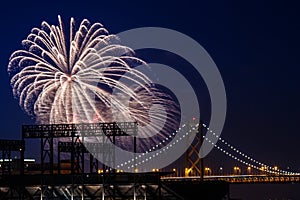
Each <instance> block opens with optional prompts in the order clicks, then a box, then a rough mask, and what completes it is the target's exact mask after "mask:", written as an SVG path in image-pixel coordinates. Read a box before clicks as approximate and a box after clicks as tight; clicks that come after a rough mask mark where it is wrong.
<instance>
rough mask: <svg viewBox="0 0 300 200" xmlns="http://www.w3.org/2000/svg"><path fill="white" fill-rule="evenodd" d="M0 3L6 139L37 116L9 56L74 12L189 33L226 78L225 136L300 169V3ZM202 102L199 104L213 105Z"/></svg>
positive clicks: (1, 122) (112, 25) (0, 122)
mask: <svg viewBox="0 0 300 200" xmlns="http://www.w3.org/2000/svg"><path fill="white" fill-rule="evenodd" d="M196 2H197V3H196ZM208 2H209V3H208ZM1 4H2V5H1V7H0V9H1V12H0V16H1V17H0V20H1V27H0V29H1V37H0V43H1V46H0V52H1V54H0V66H1V68H0V69H1V71H0V80H1V84H0V91H1V98H0V101H1V103H0V110H1V114H0V134H1V138H3V139H20V138H21V126H22V124H33V123H34V121H33V120H32V119H30V117H28V116H27V115H26V114H25V113H24V112H23V111H22V109H21V108H20V106H19V105H18V101H17V100H16V99H14V97H13V95H12V90H11V86H10V80H9V77H8V73H7V64H8V61H9V57H10V55H11V53H12V52H14V51H15V50H18V49H21V48H22V46H21V41H22V40H23V39H25V38H26V37H27V35H28V34H29V33H30V30H31V28H33V27H40V24H41V22H42V21H47V22H48V23H50V24H55V25H57V23H58V20H57V15H61V17H62V18H63V20H64V22H69V19H70V17H74V18H75V20H76V21H78V22H80V21H81V20H82V19H84V18H87V19H88V20H90V21H91V22H100V23H102V24H103V25H104V27H105V28H107V29H108V30H109V32H110V33H113V34H115V33H118V32H121V31H125V30H128V29H131V28H138V27H148V26H154V27H164V28H169V29H173V30H177V31H179V32H182V33H184V34H186V35H188V36H190V37H192V38H193V39H194V40H196V41H197V42H198V43H199V44H201V45H202V46H203V47H204V48H205V49H206V51H207V52H208V53H209V54H210V56H211V57H212V59H213V60H214V62H215V63H216V65H217V66H218V69H219V71H220V73H221V75H222V78H223V81H224V85H225V88H226V93H227V101H228V102H227V106H228V107H227V118H226V122H225V127H224V129H223V132H222V137H224V138H225V139H226V140H227V141H229V142H230V143H231V144H232V145H234V146H236V147H238V148H239V149H240V150H242V151H244V152H246V153H247V154H249V155H251V156H253V157H254V158H255V159H257V160H261V161H264V162H265V163H266V164H269V165H278V166H280V167H281V168H282V169H286V168H287V167H289V168H290V169H291V170H294V171H300V160H299V159H298V157H299V142H300V133H299V131H298V130H299V127H298V126H299V114H300V108H299V102H300V95H299V85H300V79H299V78H298V76H299V72H300V59H299V55H300V20H299V19H300V18H299V16H300V13H299V9H300V5H298V4H294V3H284V2H283V1H271V0H270V1H249V3H245V1H242V2H240V1H205V3H199V2H198V1H182V2H181V1H162V2H160V1H130V3H127V1H89V0H85V1H81V2H77V1H70V3H66V2H64V3H59V1H36V2H33V1H19V2H17V1H8V2H6V3H5V4H3V3H1ZM157 59H162V58H157ZM166 59H167V60H168V59H170V58H166ZM186 74H189V72H188V71H187V72H186ZM200 87H203V86H200ZM203 102H204V103H202V105H201V106H203V107H209V106H210V105H209V103H208V104H207V105H205V102H206V101H203ZM206 109H207V108H206ZM204 110H205V108H204ZM204 113H205V112H204ZM204 118H205V117H204ZM29 151H30V149H29ZM213 154H214V152H212V155H209V156H208V158H207V159H208V160H209V161H208V163H211V162H212V161H211V160H212V159H214V157H213ZM30 155H31V154H30V153H29V154H28V156H30ZM218 156H219V155H218ZM222 159H223V158H222V157H221V156H220V157H218V159H216V160H217V162H222ZM223 165H226V164H223Z"/></svg>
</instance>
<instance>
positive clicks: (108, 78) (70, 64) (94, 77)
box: [8, 16, 179, 137]
mask: <svg viewBox="0 0 300 200" xmlns="http://www.w3.org/2000/svg"><path fill="white" fill-rule="evenodd" d="M58 20H59V25H58V26H55V25H49V24H48V23H47V22H43V23H42V24H41V28H33V29H32V31H31V33H30V34H29V35H28V37H27V38H26V39H25V40H23V41H22V44H23V47H24V49H23V50H17V51H15V52H14V53H13V54H12V55H11V57H10V60H9V65H8V72H9V74H10V76H11V85H12V89H13V94H14V96H15V97H16V98H17V99H18V100H19V104H20V106H21V107H22V108H23V109H24V111H25V112H26V113H28V114H29V115H30V116H32V117H34V118H35V119H36V121H37V122H38V123H81V122H85V123H88V122H111V121H137V122H138V123H139V125H140V126H141V127H139V130H140V131H139V135H141V136H142V137H146V136H147V135H149V134H151V135H154V134H153V133H157V134H158V133H159V132H160V134H166V133H164V130H165V131H166V130H167V129H170V128H172V129H176V124H177V122H176V120H175V119H176V118H174V116H176V115H178V112H179V111H178V107H177V105H176V103H175V101H174V99H172V98H171V97H170V96H169V95H167V94H165V93H164V92H162V91H161V90H160V89H158V88H157V87H155V86H153V85H152V84H151V80H150V79H149V78H148V77H147V76H146V75H145V74H144V73H141V72H139V71H138V70H136V69H135V66H138V65H141V64H143V65H146V63H144V61H142V60H141V59H139V58H137V57H135V56H134V55H135V54H134V51H133V50H132V49H130V48H129V47H126V46H123V45H121V43H120V40H119V38H118V37H117V36H116V35H113V34H110V33H109V32H108V31H107V30H106V29H105V28H104V27H103V25H102V24H100V23H94V24H92V23H90V22H89V21H88V20H86V19H85V20H83V21H82V22H81V23H80V25H79V27H78V28H76V24H75V21H74V19H73V18H71V20H70V29H69V30H67V31H66V30H65V27H64V25H63V22H62V19H61V18H60V16H58ZM121 79H122V81H120V80H121ZM124 80H125V81H124ZM150 121H151V123H150ZM148 124H151V125H150V126H148ZM161 124H163V126H161ZM174 126H175V127H174ZM143 127H144V129H143ZM162 132H163V133H162Z"/></svg>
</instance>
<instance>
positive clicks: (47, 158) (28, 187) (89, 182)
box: [0, 121, 300, 200]
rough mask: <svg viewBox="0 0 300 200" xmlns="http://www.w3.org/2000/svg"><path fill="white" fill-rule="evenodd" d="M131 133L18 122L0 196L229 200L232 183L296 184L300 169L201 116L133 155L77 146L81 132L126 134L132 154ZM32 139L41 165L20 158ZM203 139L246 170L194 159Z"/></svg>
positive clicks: (125, 127) (98, 126) (133, 127)
mask: <svg viewBox="0 0 300 200" xmlns="http://www.w3.org/2000/svg"><path fill="white" fill-rule="evenodd" d="M137 132H138V126H137V124H136V123H134V122H113V123H91V124H46V125H23V126H22V139H21V140H0V150H1V158H2V159H1V160H0V161H1V165H0V168H1V177H0V198H1V199H72V200H73V199H102V200H105V199H134V200H137V199H143V200H145V199H149V200H150V199H170V200H172V199H186V200H189V199H192V198H193V196H194V195H192V196H190V195H191V194H193V193H195V191H197V192H199V194H201V195H202V196H205V195H206V194H207V195H208V194H209V195H210V196H209V198H210V199H226V198H227V199H230V197H229V194H228V188H229V185H230V184H243V183H247V184H248V183H252V184H257V183H291V182H292V183H300V173H298V172H292V171H287V170H282V169H280V168H279V167H278V166H270V165H268V164H266V163H263V162H261V161H258V160H256V159H255V158H253V157H250V156H249V155H248V154H246V153H244V152H242V151H241V150H239V149H238V148H237V147H235V146H233V145H232V144H230V143H229V142H227V141H226V140H225V139H224V138H222V137H220V136H219V134H217V133H215V132H214V131H213V130H211V129H210V128H209V127H208V126H207V125H206V124H204V123H202V122H201V121H200V122H199V123H193V124H183V125H182V126H181V127H179V129H178V130H177V131H176V132H174V133H172V134H169V135H168V136H167V137H165V138H163V139H162V140H161V141H160V142H159V143H157V144H154V145H153V146H151V148H149V149H148V150H146V151H144V153H142V154H134V155H138V156H133V157H132V158H130V159H128V160H125V161H124V160H123V161H120V160H116V159H115V150H114V148H113V147H112V146H105V144H99V143H89V144H86V143H85V144H83V141H84V138H85V137H103V139H104V138H107V139H109V141H110V142H111V143H113V144H115V142H116V138H117V137H131V138H132V145H133V153H136V142H137V140H136V135H137ZM176 135H177V136H178V137H175V136H176ZM59 138H68V142H62V141H61V142H58V143H57V144H56V145H57V152H56V150H55V148H54V146H55V144H54V141H55V139H59ZM190 138H192V142H191V143H190V145H189V146H188V148H187V150H186V152H185V154H184V155H183V156H181V157H180V158H179V159H178V160H177V161H175V162H174V163H173V165H170V166H167V167H164V168H160V169H159V168H153V169H151V170H149V169H147V170H146V171H145V170H143V166H146V165H147V163H148V162H151V161H153V160H154V158H155V157H159V156H160V154H161V155H163V154H164V155H166V154H168V153H169V152H172V150H173V148H175V147H176V146H177V145H178V144H180V143H186V141H187V140H189V139H190ZM30 139H36V140H40V163H35V162H34V160H28V159H26V158H25V150H26V148H27V147H26V141H27V140H30ZM204 141H206V142H207V143H208V144H210V145H212V146H213V147H214V149H217V150H218V151H220V152H222V153H223V154H224V156H226V157H229V158H231V159H233V160H234V161H236V162H238V163H240V164H241V165H242V166H244V168H245V169H246V170H242V167H241V166H234V167H233V171H232V172H230V173H229V172H228V173H225V172H224V171H223V169H221V168H220V170H219V172H218V173H214V172H213V171H212V170H211V168H210V167H208V166H206V165H205V160H204V158H201V157H199V151H200V147H201V145H202V144H203V142H204ZM214 141H217V142H214ZM91 148H92V149H93V150H94V152H95V151H96V152H99V153H100V154H101V152H105V153H102V155H101V156H103V159H104V160H103V161H105V163H107V162H108V163H110V164H111V165H105V164H104V163H101V162H99V161H98V159H97V157H95V155H94V154H91V153H90V152H89V150H90V149H91ZM104 148H106V151H103V149H104ZM107 148H108V150H107ZM13 152H17V153H19V159H14V158H12V153H13ZM151 152H156V153H155V154H151ZM54 154H57V157H55V156H54ZM62 154H64V155H66V154H67V155H69V160H67V161H66V160H64V159H62V157H61V155H62ZM104 154H105V155H104ZM111 166H114V167H113V168H112V167H111ZM221 171H222V172H221ZM244 172H246V173H244Z"/></svg>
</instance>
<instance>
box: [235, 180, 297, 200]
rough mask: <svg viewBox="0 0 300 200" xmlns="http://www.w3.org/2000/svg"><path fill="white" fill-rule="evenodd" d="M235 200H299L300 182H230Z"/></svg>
mask: <svg viewBox="0 0 300 200" xmlns="http://www.w3.org/2000/svg"><path fill="white" fill-rule="evenodd" d="M230 197H231V198H232V199H235V200H237V199H238V200H300V183H285V184H282V183H257V184H231V185H230Z"/></svg>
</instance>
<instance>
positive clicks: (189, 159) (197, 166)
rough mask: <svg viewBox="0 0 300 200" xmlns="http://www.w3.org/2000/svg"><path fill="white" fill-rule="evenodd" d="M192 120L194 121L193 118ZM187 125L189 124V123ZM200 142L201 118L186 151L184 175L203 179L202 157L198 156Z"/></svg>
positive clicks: (201, 132)
mask: <svg viewBox="0 0 300 200" xmlns="http://www.w3.org/2000/svg"><path fill="white" fill-rule="evenodd" d="M193 121H195V119H194V118H193ZM189 126H191V124H190V125H189ZM189 128H190V127H189ZM202 142H203V123H202V121H201V120H199V124H198V128H197V132H196V135H195V137H194V139H193V141H192V143H191V145H190V147H189V148H188V149H187V151H186V167H185V176H200V178H201V180H203V176H204V164H203V158H200V157H199V152H200V147H201V145H202Z"/></svg>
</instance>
